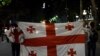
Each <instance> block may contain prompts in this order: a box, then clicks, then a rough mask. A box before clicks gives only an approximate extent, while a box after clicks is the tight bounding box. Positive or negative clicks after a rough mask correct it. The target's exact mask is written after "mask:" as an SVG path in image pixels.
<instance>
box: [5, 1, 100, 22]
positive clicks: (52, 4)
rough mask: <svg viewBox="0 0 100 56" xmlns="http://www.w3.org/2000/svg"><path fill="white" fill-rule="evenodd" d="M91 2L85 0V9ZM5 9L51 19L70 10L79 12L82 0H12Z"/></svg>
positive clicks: (10, 11)
mask: <svg viewBox="0 0 100 56" xmlns="http://www.w3.org/2000/svg"><path fill="white" fill-rule="evenodd" d="M44 2H45V3H46V6H45V9H43V8H42V6H43V3H44ZM99 3H100V2H99V0H96V4H97V7H99ZM90 4H91V3H90V0H83V9H87V8H88V7H89V6H90ZM5 11H7V12H6V13H8V14H9V13H20V14H24V16H23V17H26V16H29V17H31V16H32V17H34V18H35V19H37V20H38V18H41V17H43V18H46V19H50V18H52V17H53V16H55V15H58V16H59V17H63V16H66V15H67V14H68V11H72V12H75V13H76V14H79V13H80V0H12V3H11V4H10V5H9V6H6V7H5ZM26 18H27V17H26Z"/></svg>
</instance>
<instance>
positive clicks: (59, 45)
mask: <svg viewBox="0 0 100 56" xmlns="http://www.w3.org/2000/svg"><path fill="white" fill-rule="evenodd" d="M18 26H19V27H20V29H21V30H22V31H23V32H24V35H25V40H24V42H23V43H22V45H21V52H20V56H85V34H84V31H83V24H82V22H67V23H54V24H52V23H48V24H42V23H31V22H18Z"/></svg>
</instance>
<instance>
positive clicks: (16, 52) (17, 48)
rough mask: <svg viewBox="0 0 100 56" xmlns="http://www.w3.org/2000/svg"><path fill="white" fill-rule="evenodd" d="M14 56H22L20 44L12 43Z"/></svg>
mask: <svg viewBox="0 0 100 56" xmlns="http://www.w3.org/2000/svg"><path fill="white" fill-rule="evenodd" d="M11 46H12V55H13V56H20V44H19V43H12V45H11Z"/></svg>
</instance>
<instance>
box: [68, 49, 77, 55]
mask: <svg viewBox="0 0 100 56" xmlns="http://www.w3.org/2000/svg"><path fill="white" fill-rule="evenodd" d="M74 54H76V51H73V48H70V52H68V55H70V56H74Z"/></svg>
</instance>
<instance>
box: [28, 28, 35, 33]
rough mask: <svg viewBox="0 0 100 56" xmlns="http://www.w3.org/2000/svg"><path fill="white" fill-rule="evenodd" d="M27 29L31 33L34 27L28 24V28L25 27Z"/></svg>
mask: <svg viewBox="0 0 100 56" xmlns="http://www.w3.org/2000/svg"><path fill="white" fill-rule="evenodd" d="M27 31H29V32H30V33H33V31H35V28H33V26H29V28H27Z"/></svg>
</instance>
